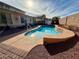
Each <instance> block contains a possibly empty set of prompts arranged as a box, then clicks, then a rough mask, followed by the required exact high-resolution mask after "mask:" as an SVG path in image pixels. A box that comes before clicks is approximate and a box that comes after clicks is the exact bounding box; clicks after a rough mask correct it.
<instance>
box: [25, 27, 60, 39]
mask: <svg viewBox="0 0 79 59" xmlns="http://www.w3.org/2000/svg"><path fill="white" fill-rule="evenodd" d="M57 34H60V32H58V31H57V28H56V27H53V26H41V27H40V28H38V29H35V30H32V31H30V32H28V33H26V34H25V35H27V36H28V37H36V38H38V39H43V37H44V36H45V35H57Z"/></svg>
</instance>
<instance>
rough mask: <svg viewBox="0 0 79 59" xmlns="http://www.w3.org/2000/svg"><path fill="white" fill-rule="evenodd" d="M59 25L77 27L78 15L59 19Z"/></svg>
mask: <svg viewBox="0 0 79 59" xmlns="http://www.w3.org/2000/svg"><path fill="white" fill-rule="evenodd" d="M66 19H67V22H66ZM59 23H60V24H64V25H65V24H66V25H73V26H77V27H79V13H78V14H74V15H71V16H67V17H64V18H61V19H60V20H59Z"/></svg>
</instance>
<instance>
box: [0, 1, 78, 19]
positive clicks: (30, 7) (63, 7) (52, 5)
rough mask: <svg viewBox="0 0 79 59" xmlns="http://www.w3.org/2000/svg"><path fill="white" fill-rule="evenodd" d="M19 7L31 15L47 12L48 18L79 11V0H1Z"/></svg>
mask: <svg viewBox="0 0 79 59" xmlns="http://www.w3.org/2000/svg"><path fill="white" fill-rule="evenodd" d="M0 1H2V2H5V3H7V4H9V5H12V6H14V7H17V8H19V9H21V10H23V11H25V12H26V14H27V15H30V16H40V15H43V14H45V15H46V17H47V18H52V17H54V16H61V17H65V16H69V15H72V14H75V13H79V0H0Z"/></svg>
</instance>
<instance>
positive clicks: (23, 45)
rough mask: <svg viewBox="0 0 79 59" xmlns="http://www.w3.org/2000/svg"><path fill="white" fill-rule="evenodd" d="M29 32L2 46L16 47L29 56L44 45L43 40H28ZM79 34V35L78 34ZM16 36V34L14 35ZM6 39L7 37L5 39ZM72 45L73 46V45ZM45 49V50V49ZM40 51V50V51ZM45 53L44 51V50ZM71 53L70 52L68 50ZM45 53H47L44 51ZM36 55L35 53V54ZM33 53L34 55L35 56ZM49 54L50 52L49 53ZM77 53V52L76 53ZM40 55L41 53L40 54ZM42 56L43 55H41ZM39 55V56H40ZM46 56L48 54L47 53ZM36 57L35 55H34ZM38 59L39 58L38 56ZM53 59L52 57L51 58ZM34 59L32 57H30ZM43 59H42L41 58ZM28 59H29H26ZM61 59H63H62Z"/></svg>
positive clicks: (5, 42) (11, 39)
mask: <svg viewBox="0 0 79 59" xmlns="http://www.w3.org/2000/svg"><path fill="white" fill-rule="evenodd" d="M26 31H27V30H24V31H23V32H22V33H21V34H19V35H16V36H14V37H11V38H8V39H7V40H5V41H3V42H1V43H2V44H5V45H9V46H12V47H15V48H17V49H21V50H23V51H26V52H27V54H28V53H29V52H30V51H31V50H32V48H34V47H36V46H37V45H43V40H42V39H40V40H37V39H36V38H28V37H26V36H24V34H25V32H26ZM78 34H79V33H78ZM14 35H15V34H14ZM5 38H6V37H5ZM1 39H2V38H1ZM71 45H72V44H71ZM77 48H79V46H77ZM44 49H45V48H44ZM39 50H40V49H38V51H39ZM42 51H43V49H42ZM68 51H69V50H68ZM44 52H45V51H44ZM73 52H74V51H73ZM34 53H35V52H34ZM34 53H33V54H34ZM47 53H48V52H47ZM74 53H75V52H74ZM38 54H39V53H38ZM40 54H41V53H40ZM40 54H39V55H40ZM45 54H46V53H45ZM30 55H31V54H30ZM34 56H35V55H34ZM37 57H38V56H37ZM45 57H46V58H48V57H47V56H45ZM50 57H51V56H50ZM30 58H32V57H30ZM40 58H42V57H40ZM26 59H28V57H27V58H26ZM43 59H45V58H43ZM49 59H50V58H49ZM60 59H61V58H60Z"/></svg>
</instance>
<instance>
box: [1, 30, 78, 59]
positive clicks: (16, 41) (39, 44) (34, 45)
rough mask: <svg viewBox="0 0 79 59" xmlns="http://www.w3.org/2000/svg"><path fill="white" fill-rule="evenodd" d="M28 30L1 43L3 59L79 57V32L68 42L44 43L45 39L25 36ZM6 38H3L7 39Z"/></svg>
mask: <svg viewBox="0 0 79 59" xmlns="http://www.w3.org/2000/svg"><path fill="white" fill-rule="evenodd" d="M25 32H26V30H24V31H22V33H21V34H19V35H17V36H14V35H10V36H12V37H9V38H7V37H5V38H7V40H5V41H2V42H1V43H0V58H2V59H79V32H77V35H76V37H75V38H73V39H71V40H68V41H67V42H63V43H58V44H50V45H43V40H41V39H40V40H37V39H35V38H32V39H30V38H28V37H26V36H24V33H25ZM5 38H1V39H0V40H2V39H5Z"/></svg>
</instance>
